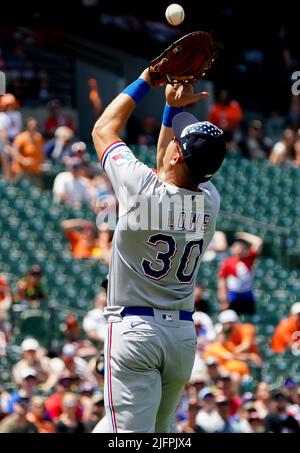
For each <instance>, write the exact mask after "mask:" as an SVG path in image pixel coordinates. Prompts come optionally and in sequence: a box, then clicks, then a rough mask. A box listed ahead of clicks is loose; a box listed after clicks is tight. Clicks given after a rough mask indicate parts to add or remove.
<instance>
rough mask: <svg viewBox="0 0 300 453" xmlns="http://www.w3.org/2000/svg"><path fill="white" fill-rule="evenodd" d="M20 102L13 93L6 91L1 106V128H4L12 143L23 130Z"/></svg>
mask: <svg viewBox="0 0 300 453" xmlns="http://www.w3.org/2000/svg"><path fill="white" fill-rule="evenodd" d="M18 106H19V102H18V101H17V99H16V98H15V96H14V95H13V94H11V93H6V94H4V95H3V96H2V98H1V103H0V108H1V110H2V111H1V113H0V129H4V130H5V131H6V133H7V137H8V139H9V141H10V143H12V141H13V140H14V138H15V137H16V136H17V135H18V134H20V132H21V130H22V123H23V121H22V115H21V113H20V112H19V111H18V110H17V107H18Z"/></svg>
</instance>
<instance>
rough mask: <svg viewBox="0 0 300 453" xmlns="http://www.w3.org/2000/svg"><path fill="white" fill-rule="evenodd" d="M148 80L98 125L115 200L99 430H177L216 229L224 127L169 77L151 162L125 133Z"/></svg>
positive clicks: (143, 78) (95, 134)
mask: <svg viewBox="0 0 300 453" xmlns="http://www.w3.org/2000/svg"><path fill="white" fill-rule="evenodd" d="M185 78H186V77H185ZM151 89H152V86H151V79H150V76H149V71H148V69H146V70H145V71H143V73H142V74H141V75H140V77H139V78H138V79H137V80H136V81H135V82H133V83H132V84H131V85H129V86H128V87H127V88H126V89H125V90H124V91H123V92H122V93H121V94H120V95H119V96H117V97H116V98H115V99H114V100H113V101H112V103H111V104H110V105H109V106H108V107H107V108H106V110H105V111H104V112H103V114H102V115H101V117H100V118H99V119H98V121H97V122H96V124H95V126H94V130H93V134H92V135H93V140H94V145H95V148H96V150H97V153H98V156H99V158H100V160H101V164H102V167H103V169H104V171H105V172H106V174H107V176H108V178H109V179H110V181H111V183H112V186H113V188H114V190H115V192H116V195H117V197H118V200H119V221H118V224H117V227H116V230H115V234H114V239H113V251H112V258H111V264H110V271H109V286H108V306H107V308H106V310H105V316H106V319H107V320H108V332H107V338H106V346H105V363H106V367H105V408H106V417H105V419H104V420H102V421H101V422H100V423H99V424H98V426H97V427H96V428H95V430H94V432H116V433H140V432H141V433H143V432H144V433H147V432H148V433H151V432H152V433H153V432H165V433H168V432H171V423H172V420H173V418H174V415H175V412H176V408H177V406H178V403H179V401H180V399H181V396H182V391H183V388H184V385H185V383H186V382H187V381H188V379H189V378H190V375H191V371H192V367H193V364H194V358H195V351H196V333H195V327H194V324H193V321H192V312H193V307H194V299H193V291H194V287H195V279H196V275H197V272H198V269H199V264H200V260H201V257H202V255H203V253H204V252H205V250H206V248H207V246H208V244H209V242H210V241H211V239H212V236H213V234H214V230H215V224H216V219H217V215H218V210H219V204H220V201H219V195H218V192H217V190H216V188H215V187H214V186H213V184H212V183H211V182H210V181H209V180H210V178H211V176H212V175H213V174H214V173H215V172H216V171H217V170H218V169H219V167H220V166H221V164H222V162H223V159H224V156H225V143H224V139H223V132H222V131H221V130H220V129H219V128H217V127H216V126H214V125H213V124H211V123H208V122H198V120H197V119H196V118H195V117H194V116H193V115H191V114H189V113H186V112H182V107H183V106H185V105H188V104H191V103H195V102H197V101H199V100H201V99H202V98H204V97H206V96H207V93H198V94H196V93H194V90H193V87H192V86H183V85H180V81H179V82H178V84H177V85H176V86H171V85H168V86H167V88H166V101H167V103H166V106H165V110H164V115H163V121H162V127H161V131H160V136H159V140H158V154H157V173H155V172H153V170H151V169H150V168H149V167H147V166H146V165H144V164H143V163H142V162H140V161H139V160H138V159H137V158H136V157H135V156H134V154H133V153H132V152H131V150H130V149H129V148H128V147H127V146H126V144H125V143H124V142H123V140H122V139H121V138H120V133H121V131H122V129H123V128H124V126H125V125H126V122H127V120H128V118H129V117H130V115H131V114H132V112H133V110H134V108H135V106H136V105H137V103H138V102H140V101H141V100H142V98H143V97H144V96H146V95H147V94H148V92H149V91H151ZM137 197H138V200H139V210H138V212H139V215H136V212H137V210H136V205H135V201H134V200H136V199H137ZM170 200H171V202H170V203H168V201H170ZM199 200H200V201H199ZM198 201H199V203H198ZM141 206H142V210H141ZM153 206H154V209H153ZM195 206H196V208H195ZM199 206H200V207H199ZM149 211H150V212H151V213H152V217H151V216H150V217H151V219H150V220H151V222H150V220H149V218H147V214H148V213H149ZM162 218H164V219H165V220H166V221H165V222H161V220H162ZM147 219H148V221H146V220H147Z"/></svg>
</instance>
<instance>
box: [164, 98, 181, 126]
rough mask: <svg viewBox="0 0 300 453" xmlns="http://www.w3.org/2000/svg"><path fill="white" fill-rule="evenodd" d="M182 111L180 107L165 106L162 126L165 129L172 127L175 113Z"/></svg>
mask: <svg viewBox="0 0 300 453" xmlns="http://www.w3.org/2000/svg"><path fill="white" fill-rule="evenodd" d="M182 111H183V109H182V108H181V107H171V106H170V105H168V104H166V105H165V109H164V113H163V119H162V124H163V125H164V126H166V127H172V120H173V118H174V116H175V115H177V113H180V112H182Z"/></svg>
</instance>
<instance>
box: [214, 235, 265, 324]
mask: <svg viewBox="0 0 300 453" xmlns="http://www.w3.org/2000/svg"><path fill="white" fill-rule="evenodd" d="M249 245H250V247H249ZM262 245H263V241H262V239H261V238H259V237H258V236H255V235H253V234H250V233H237V234H236V240H235V241H234V243H233V244H232V247H231V256H230V257H228V258H226V259H225V261H224V262H223V263H222V265H221V269H220V273H219V281H218V297H219V300H220V302H221V309H222V310H226V309H228V308H230V309H232V310H234V311H235V312H236V313H237V314H250V315H253V314H254V313H255V300H254V295H253V288H252V285H253V283H252V280H253V275H252V268H253V265H254V262H255V260H256V259H257V258H258V256H259V255H260V253H261V249H262Z"/></svg>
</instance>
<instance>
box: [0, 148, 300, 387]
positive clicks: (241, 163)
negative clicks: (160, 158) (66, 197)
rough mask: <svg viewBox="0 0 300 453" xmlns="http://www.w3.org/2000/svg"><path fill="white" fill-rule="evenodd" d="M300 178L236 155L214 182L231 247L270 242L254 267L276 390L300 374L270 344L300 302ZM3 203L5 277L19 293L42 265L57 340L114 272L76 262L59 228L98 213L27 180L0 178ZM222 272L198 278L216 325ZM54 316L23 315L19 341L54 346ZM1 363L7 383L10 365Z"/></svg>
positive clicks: (211, 265)
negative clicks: (237, 240) (249, 240)
mask: <svg viewBox="0 0 300 453" xmlns="http://www.w3.org/2000/svg"><path fill="white" fill-rule="evenodd" d="M134 152H135V153H136V154H137V155H138V157H139V158H140V159H141V160H143V161H144V162H145V163H146V164H147V165H149V166H150V167H155V165H156V164H155V160H156V157H155V150H154V149H147V148H144V147H140V148H138V147H135V149H134ZM52 173H53V174H51V177H50V176H49V181H48V183H49V184H48V183H47V184H46V186H47V187H49V189H50V188H51V185H50V181H53V176H55V171H53V172H52ZM298 173H299V171H298V170H297V169H295V168H292V167H291V166H289V165H287V166H283V167H274V166H270V165H269V164H268V162H252V161H248V160H246V159H241V158H239V157H238V156H234V157H228V158H227V159H226V160H225V162H224V163H223V165H222V167H221V169H220V171H219V172H218V173H217V174H216V175H215V176H214V177H213V182H214V183H215V185H216V186H217V188H218V189H219V192H220V194H221V213H220V216H219V219H218V224H217V228H218V229H221V230H223V231H225V232H226V233H227V236H228V238H229V242H230V241H232V240H233V237H234V232H236V231H238V230H244V231H249V232H253V233H255V234H259V235H261V236H262V237H263V238H264V241H265V248H264V256H263V257H262V258H261V259H260V260H259V261H258V264H257V265H256V267H255V290H256V299H257V309H258V314H257V316H256V317H254V318H253V322H254V323H255V325H256V328H257V334H258V344H259V347H260V350H261V352H262V355H263V358H264V359H265V362H264V366H263V369H262V372H261V377H262V378H264V379H266V380H267V381H268V382H270V383H272V385H274V384H275V383H280V382H281V379H282V376H283V374H284V373H285V371H286V370H287V369H288V370H289V372H290V373H296V372H298V373H299V371H300V370H299V363H298V362H299V361H297V360H296V359H295V357H289V356H288V355H286V356H285V355H282V354H281V355H279V356H278V355H274V354H273V353H272V350H271V349H270V347H269V343H270V336H271V335H272V333H273V331H274V328H275V325H276V324H277V322H278V321H279V320H280V319H282V318H283V317H284V316H286V315H287V314H288V313H289V308H290V306H291V304H292V303H293V302H295V301H296V300H300V270H299V269H300V225H299V218H300V202H299V201H300V186H299V184H298V176H299V174H298ZM0 200H1V201H0V233H1V241H0V272H1V273H5V274H6V275H7V276H8V278H9V281H10V283H11V286H12V287H13V288H14V287H15V285H16V282H17V281H18V280H19V279H20V278H21V277H22V276H23V275H24V273H25V272H26V270H27V269H28V267H29V266H30V265H32V264H33V263H39V264H40V265H41V266H42V268H43V272H44V283H45V285H46V288H47V291H48V294H49V297H50V300H51V301H52V302H53V303H54V304H59V307H60V308H59V309H56V311H55V314H56V315H55V320H56V323H57V324H56V327H55V335H54V336H55V338H58V337H59V333H57V334H56V332H59V324H60V323H61V322H62V320H63V319H64V317H65V313H66V312H68V310H69V312H74V311H76V310H77V311H78V313H81V315H80V316H81V317H82V315H83V313H84V312H83V311H82V310H84V311H86V310H87V309H89V308H90V307H91V306H92V303H93V299H94V297H95V295H96V293H97V291H98V290H99V288H100V285H101V282H102V280H103V279H104V278H105V276H106V274H107V268H106V266H105V265H103V264H101V263H99V262H94V261H93V260H87V261H85V260H80V261H76V260H74V259H73V258H72V255H71V253H70V251H69V248H68V242H67V240H66V239H65V237H64V235H63V234H62V230H61V225H60V224H61V222H62V221H63V220H64V219H67V218H72V217H83V218H85V219H89V220H95V218H96V214H95V213H94V212H93V211H92V210H91V209H89V208H88V207H87V206H83V207H82V208H81V209H72V208H67V207H65V206H61V205H57V204H55V203H53V201H52V193H51V191H50V190H45V191H41V190H40V189H38V188H36V187H33V186H32V185H31V183H30V181H29V180H27V179H20V180H18V181H16V182H14V183H10V184H8V183H7V182H6V181H5V180H4V179H3V178H2V177H0ZM217 272H218V263H216V262H214V261H213V262H205V263H203V264H202V265H201V266H200V272H199V275H198V277H197V279H198V281H200V282H201V283H202V284H203V285H204V286H205V288H207V290H208V293H209V299H210V304H211V309H212V317H213V320H216V319H217V314H218V311H219V302H218V298H217V291H216V290H217ZM18 316H19V315H18ZM47 316H49V311H48V307H47V303H45V304H42V305H41V307H40V308H39V310H37V311H32V310H31V311H30V310H28V311H25V312H24V313H22V314H20V316H19V318H18V319H19V322H18V323H17V327H18V328H16V332H15V334H16V335H18V339H19V343H20V341H21V340H22V338H24V336H26V335H28V334H31V335H36V336H37V337H38V339H40V341H41V342H44V343H45V342H47V336H49V322H47V319H48V318H47ZM243 319H244V318H243ZM245 319H246V318H245ZM18 329H19V330H18ZM47 329H48V330H47ZM19 343H18V344H19ZM14 354H15V355H14ZM12 356H13V357H14V358H16V357H17V353H13V352H12V353H11V355H10V357H9V358H8V359H6V360H8V361H9V360H11V357H12ZM12 360H14V359H12ZM3 363H4V362H3V361H2V364H3ZM2 364H1V366H0V379H1V375H2V374H3V373H2V371H3V370H2V369H4V368H5V367H3V366H2ZM6 365H7V364H6ZM253 373H254V374H255V376H256V377H255V379H258V378H259V374H260V373H259V372H258V371H257V370H256V371H255V370H254V371H253ZM4 375H5V372H4Z"/></svg>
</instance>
